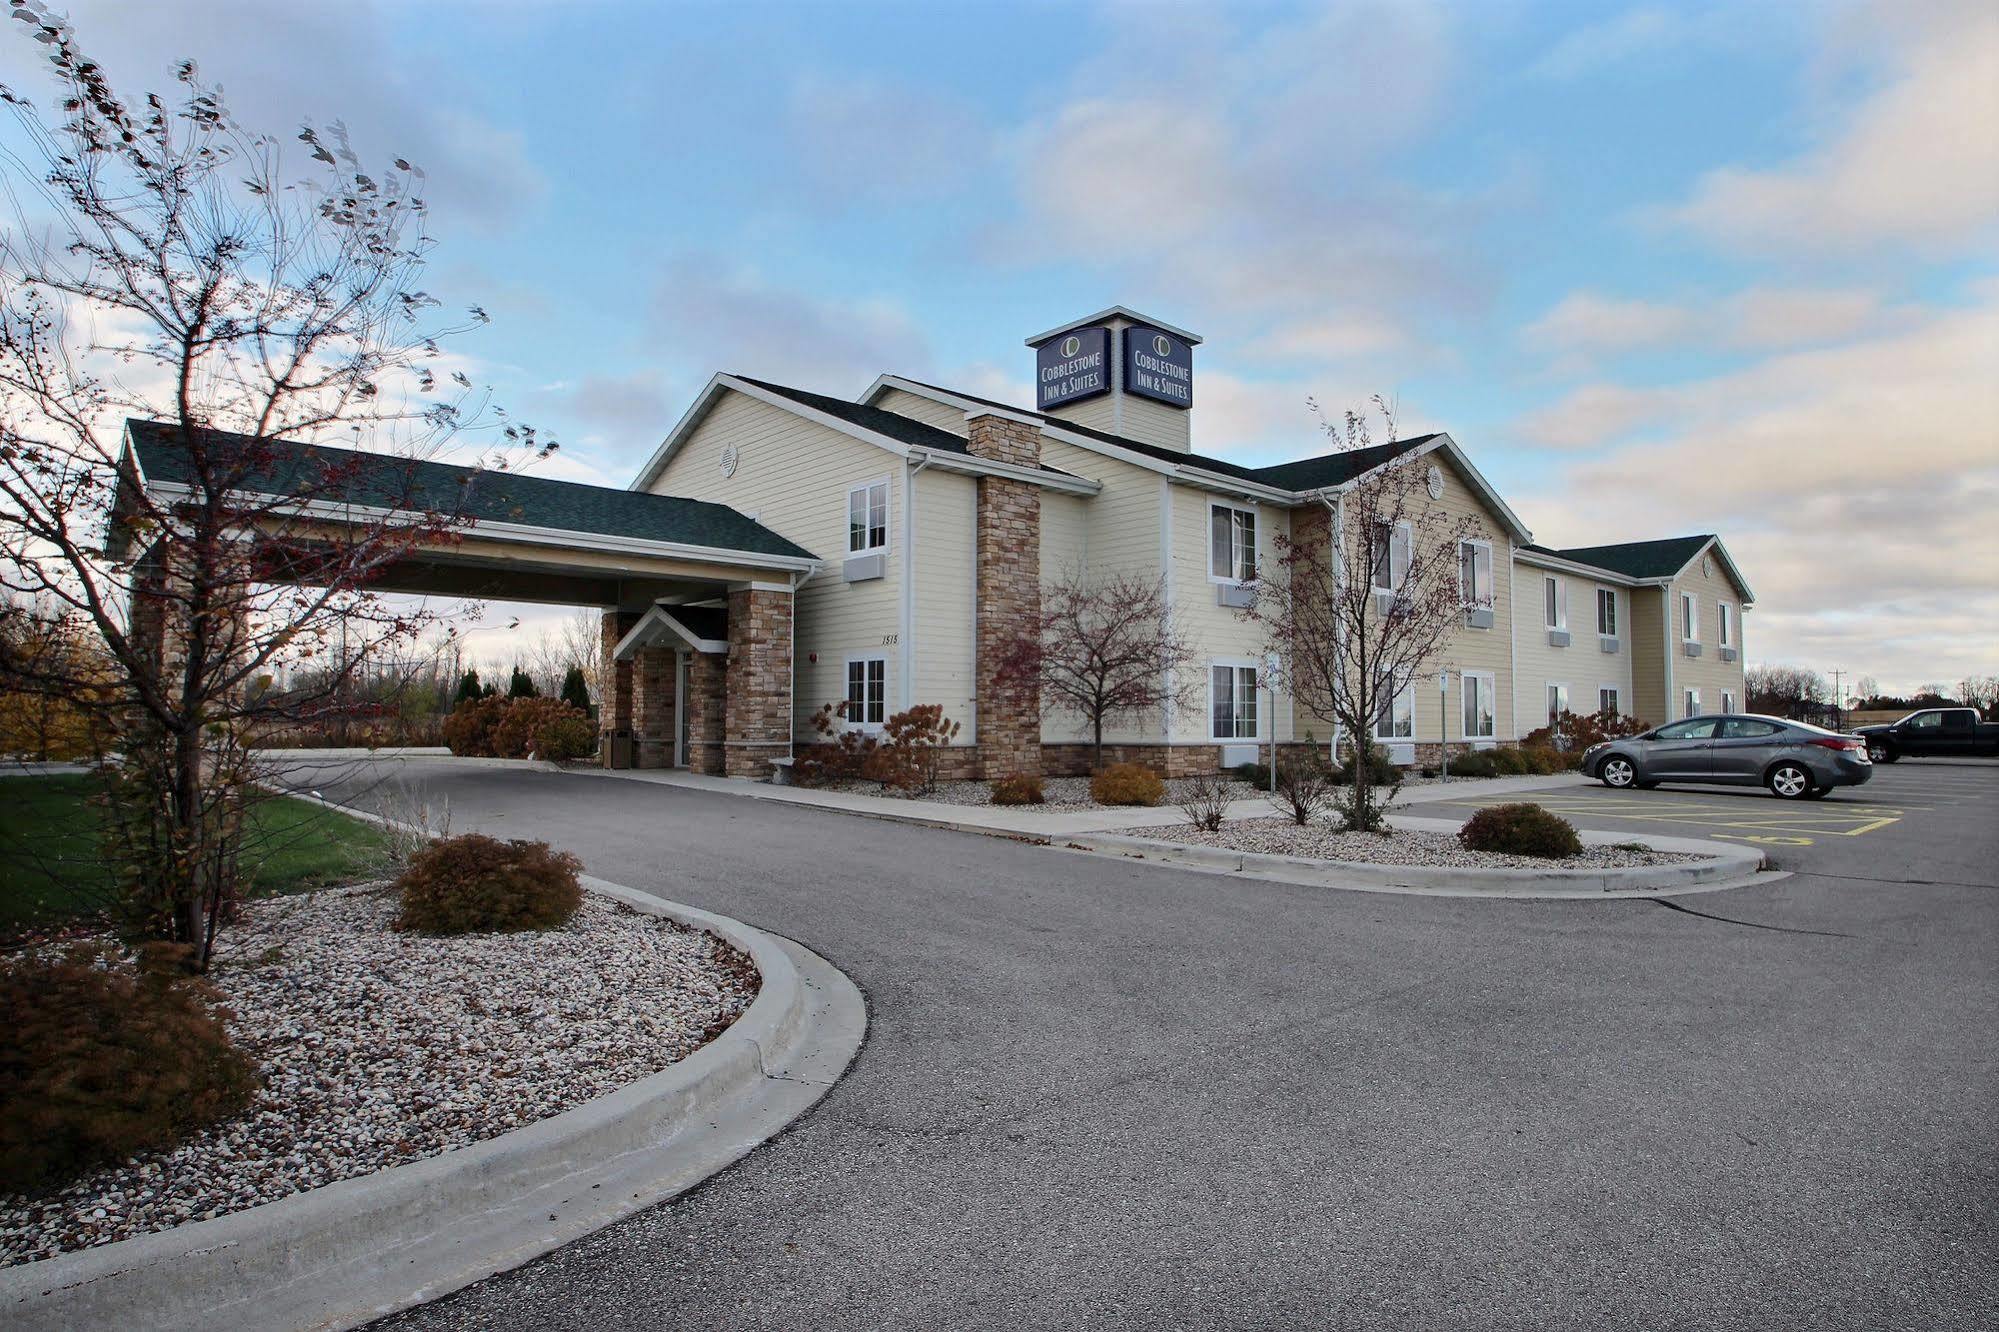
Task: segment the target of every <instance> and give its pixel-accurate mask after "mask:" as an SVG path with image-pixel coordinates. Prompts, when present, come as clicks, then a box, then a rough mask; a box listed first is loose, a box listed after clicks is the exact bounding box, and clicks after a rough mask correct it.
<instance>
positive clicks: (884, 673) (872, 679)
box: [847, 657, 888, 726]
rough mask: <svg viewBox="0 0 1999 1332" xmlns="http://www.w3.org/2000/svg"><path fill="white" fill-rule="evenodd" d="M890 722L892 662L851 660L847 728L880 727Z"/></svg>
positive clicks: (848, 666)
mask: <svg viewBox="0 0 1999 1332" xmlns="http://www.w3.org/2000/svg"><path fill="white" fill-rule="evenodd" d="M887 720H888V658H887V657H849V658H847V724H848V725H850V726H880V725H881V724H882V723H883V722H885V721H887Z"/></svg>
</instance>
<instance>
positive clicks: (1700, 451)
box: [1516, 283, 1999, 680]
mask: <svg viewBox="0 0 1999 1332" xmlns="http://www.w3.org/2000/svg"><path fill="white" fill-rule="evenodd" d="M1995 364H1999V283H1985V284H1982V285H1979V286H1977V287H1975V288H1974V289H1973V291H1972V292H1971V293H1970V298H1969V300H1968V301H1967V302H1966V303H1965V304H1963V305H1961V306H1957V307H1952V308H1948V309H1943V310H1937V311H1932V312H1929V313H1928V314H1927V315H1926V316H1925V317H1923V318H1921V319H1912V320H1911V321H1910V322H1909V323H1908V324H1907V325H1906V326H1904V327H1897V328H1895V329H1892V330H1883V331H1878V332H1870V333H1869V334H1868V335H1866V336H1862V337H1860V338H1857V339H1854V340H1851V341H1848V342H1845V343H1842V344H1840V345H1838V346H1832V347H1823V348H1814V349H1810V350H1803V351H1793V352H1788V353H1784V354H1780V355H1775V356H1771V357H1768V358H1766V359H1764V360H1762V361H1758V362H1754V363H1752V364H1750V365H1748V366H1746V367H1744V368H1742V369H1739V370H1735V371H1732V372H1729V373H1725V374H1720V375H1716V376H1713V377H1710V378H1705V379H1697V380H1692V381H1687V382H1683V383H1679V384H1673V385H1669V386H1664V387H1659V388H1625V387H1622V386H1618V385H1613V384H1599V385H1592V386H1589V387H1588V388H1586V389H1584V390H1581V391H1579V392H1578V393H1576V394H1572V395H1570V396H1569V398H1568V399H1566V400H1565V402H1564V403H1563V404H1560V405H1558V407H1557V408H1555V409H1551V410H1549V411H1546V412H1543V413H1541V414H1539V415H1538V416H1537V417H1535V418H1532V419H1530V420H1529V421H1528V422H1526V423H1525V424H1524V425H1523V427H1522V433H1523V435H1527V436H1529V437H1536V432H1539V435H1538V438H1537V442H1542V443H1554V444H1559V445H1567V446H1570V447H1576V448H1581V447H1585V446H1595V449H1596V451H1595V452H1594V453H1592V454H1591V455H1590V456H1587V457H1579V458H1576V459H1575V460H1573V461H1571V462H1568V463H1566V464H1562V465H1558V466H1556V467H1555V468H1553V469H1552V470H1550V471H1548V472H1546V473H1544V475H1546V477H1547V480H1546V483H1545V485H1544V486H1543V488H1542V489H1541V491H1540V493H1538V494H1532V495H1522V496H1520V497H1519V498H1520V503H1519V504H1518V505H1517V506H1516V507H1518V508H1520V509H1521V511H1522V512H1523V513H1527V514H1529V515H1531V520H1532V521H1533V523H1534V526H1535V534H1536V538H1537V539H1538V540H1542V541H1545V542H1549V543H1550V544H1554V545H1558V546H1566V545H1586V544H1593V543H1596V542H1603V541H1620V540H1634V539H1638V538H1640V537H1651V536H1659V535H1665V534H1670V533H1675V532H1697V531H1719V532H1721V533H1722V534H1723V536H1724V539H1725V540H1726V541H1727V543H1728V545H1729V548H1730V550H1731V551H1733V552H1734V553H1735V555H1736V557H1737V559H1738V560H1739V561H1740V562H1741V563H1742V565H1743V567H1744V572H1745V573H1746V575H1747V576H1748V578H1749V580H1750V582H1751V584H1752V585H1753V586H1754V588H1755V591H1756V594H1757V598H1758V602H1759V609H1758V611H1757V615H1756V618H1755V620H1754V621H1753V622H1752V623H1753V627H1752V629H1751V633H1750V636H1749V645H1750V655H1751V658H1752V660H1758V661H1760V660H1771V659H1784V658H1794V659H1798V660H1801V661H1807V662H1815V663H1817V664H1820V665H1828V666H1829V665H1839V664H1844V665H1845V666H1847V667H1848V668H1849V669H1853V670H1865V671H1868V672H1870V673H1872V674H1875V675H1878V676H1881V677H1882V678H1883V679H1890V678H1892V679H1897V680H1913V679H1917V678H1919V677H1920V678H1929V677H1933V676H1950V677H1951V678H1955V675H1956V674H1957V673H1961V672H1964V671H1969V670H1973V669H1976V670H1979V671H1981V672H1985V671H1990V670H1991V669H1992V665H1991V663H1992V662H1993V661H1994V660H1999V631H1995V630H1994V628H1993V626H1994V625H1995V624H1999V534H1995V531H1994V529H1993V526H1992V521H1991V515H1992V513H1993V512H1994V508H1995V505H1999V380H1995V378H1994V376H1993V375H1992V373H1991V367H1992V366H1993V365H1995ZM1981 663H1982V664H1981Z"/></svg>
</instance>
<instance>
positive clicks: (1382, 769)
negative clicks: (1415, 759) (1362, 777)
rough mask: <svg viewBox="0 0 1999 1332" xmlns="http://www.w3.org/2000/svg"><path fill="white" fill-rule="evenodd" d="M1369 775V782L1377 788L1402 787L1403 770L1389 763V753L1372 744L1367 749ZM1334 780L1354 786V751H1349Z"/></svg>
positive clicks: (1334, 775)
mask: <svg viewBox="0 0 1999 1332" xmlns="http://www.w3.org/2000/svg"><path fill="white" fill-rule="evenodd" d="M1367 774H1368V781H1369V782H1370V783H1371V784H1372V785H1375V786H1400V785H1401V784H1402V769H1400V768H1398V767H1396V766H1395V765H1394V764H1393V763H1390V762H1389V761H1388V751H1387V750H1385V749H1383V748H1382V747H1381V746H1380V745H1376V744H1370V745H1369V746H1368V747H1367ZM1333 780H1334V781H1336V782H1338V783H1340V784H1341V785H1342V786H1352V785H1353V751H1352V750H1351V749H1349V750H1348V751H1347V759H1346V762H1344V763H1342V764H1340V766H1339V768H1338V769H1337V770H1336V771H1335V772H1334V774H1333Z"/></svg>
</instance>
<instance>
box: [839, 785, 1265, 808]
mask: <svg viewBox="0 0 1999 1332" xmlns="http://www.w3.org/2000/svg"><path fill="white" fill-rule="evenodd" d="M1186 787H1187V779H1186V778H1185V777H1175V778H1173V779H1171V780H1170V781H1168V782H1167V783H1166V798H1165V799H1164V800H1162V801H1160V802H1159V803H1160V805H1161V806H1164V807H1171V806H1172V804H1173V803H1174V802H1175V801H1177V800H1178V799H1180V796H1181V793H1182V792H1183V791H1185V789H1186ZM827 789H828V790H833V791H848V792H852V793H853V794H855V795H880V796H902V795H905V794H907V793H905V792H902V791H897V790H895V789H894V788H892V787H883V786H882V785H880V784H879V783H877V782H843V783H839V784H836V785H833V786H830V787H828V788H827ZM1041 793H1042V795H1043V796H1044V797H1045V798H1046V800H1047V803H1046V804H1045V805H1043V806H1042V808H1044V809H1053V808H1055V807H1058V806H1061V807H1065V808H1069V809H1098V808H1105V807H1104V806H1099V805H1098V804H1097V802H1096V801H1094V800H1092V799H1091V798H1090V779H1089V778H1087V777H1046V778H1043V779H1042V782H1041ZM1261 794H1263V793H1262V792H1260V791H1258V790H1257V789H1256V788H1255V787H1253V786H1251V785H1250V784H1249V783H1247V782H1239V781H1235V780H1233V779H1231V780H1230V782H1229V797H1230V799H1233V800H1248V799H1251V798H1252V797H1255V796H1258V795H1261ZM909 798H910V799H916V800H931V801H935V802H936V803H937V804H940V805H990V804H992V803H993V788H992V785H991V784H990V783H988V782H939V783H937V789H936V790H934V791H932V792H931V793H930V794H929V795H911V796H909ZM1021 808H1024V809H1032V808H1033V806H1031V805H1027V806H1021Z"/></svg>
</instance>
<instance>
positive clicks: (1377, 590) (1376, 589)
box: [1367, 518, 1416, 597]
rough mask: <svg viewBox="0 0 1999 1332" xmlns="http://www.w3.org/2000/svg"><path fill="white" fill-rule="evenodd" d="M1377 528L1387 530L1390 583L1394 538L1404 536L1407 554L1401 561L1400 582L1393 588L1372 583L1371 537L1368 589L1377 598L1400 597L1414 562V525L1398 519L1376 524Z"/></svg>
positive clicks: (1393, 573) (1372, 553) (1370, 542)
mask: <svg viewBox="0 0 1999 1332" xmlns="http://www.w3.org/2000/svg"><path fill="white" fill-rule="evenodd" d="M1378 526H1379V527H1386V528H1388V529H1389V536H1388V577H1389V579H1390V580H1391V581H1392V580H1393V579H1394V578H1395V538H1396V537H1397V536H1404V535H1406V537H1407V540H1406V541H1405V542H1404V543H1403V549H1404V550H1406V551H1407V552H1408V557H1407V558H1406V559H1405V560H1404V561H1403V564H1402V582H1401V583H1397V584H1396V585H1395V586H1393V587H1383V586H1382V585H1381V584H1379V583H1377V582H1375V581H1374V547H1373V544H1372V542H1373V537H1370V538H1369V546H1368V552H1367V583H1368V587H1369V589H1370V590H1371V591H1372V592H1373V593H1374V594H1375V596H1377V597H1396V596H1400V595H1401V593H1402V587H1403V585H1404V584H1406V583H1407V582H1408V581H1409V566H1410V565H1411V564H1414V563H1415V562H1416V525H1415V524H1414V523H1412V522H1410V521H1409V520H1408V519H1406V518H1399V519H1397V520H1396V521H1394V522H1392V523H1381V524H1378Z"/></svg>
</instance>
